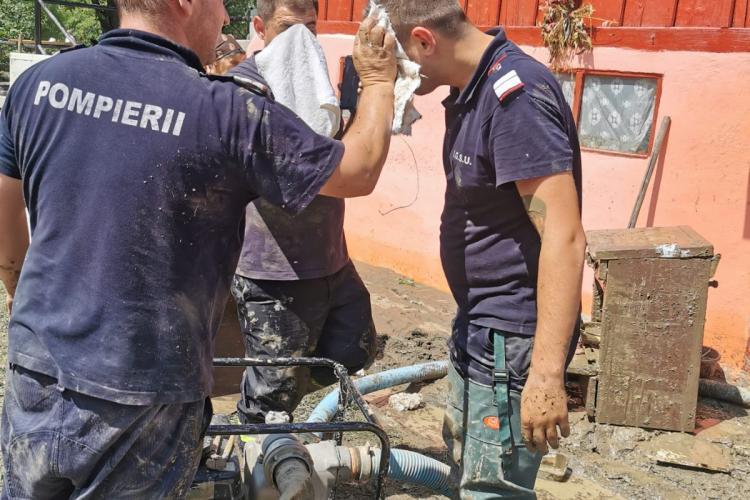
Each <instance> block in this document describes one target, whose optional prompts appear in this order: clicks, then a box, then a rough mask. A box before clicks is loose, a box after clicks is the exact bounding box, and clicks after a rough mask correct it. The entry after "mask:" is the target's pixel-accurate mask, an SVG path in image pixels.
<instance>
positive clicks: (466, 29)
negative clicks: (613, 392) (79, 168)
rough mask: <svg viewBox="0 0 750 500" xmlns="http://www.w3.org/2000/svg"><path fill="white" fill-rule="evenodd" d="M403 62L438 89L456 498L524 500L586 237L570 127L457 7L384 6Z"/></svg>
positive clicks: (556, 95)
mask: <svg viewBox="0 0 750 500" xmlns="http://www.w3.org/2000/svg"><path fill="white" fill-rule="evenodd" d="M382 4H383V5H384V6H385V8H386V9H388V10H389V13H390V14H391V20H392V21H393V25H394V28H395V30H396V33H397V34H398V37H399V40H400V42H401V43H402V45H403V46H404V50H405V51H406V53H407V55H408V56H409V57H410V58H411V59H412V60H414V61H415V62H417V63H419V64H420V65H421V70H420V72H421V73H422V74H423V75H424V76H425V77H426V78H424V79H423V81H422V86H421V87H420V88H419V89H418V91H417V93H418V94H420V95H422V94H427V93H429V92H432V91H433V90H435V89H436V88H437V87H439V86H441V85H449V86H450V87H451V92H450V95H449V96H448V98H447V99H446V100H445V101H444V102H443V104H444V106H445V119H446V133H445V138H444V150H443V165H444V169H445V174H446V180H447V186H446V192H445V206H444V210H443V214H442V218H441V229H440V253H441V259H442V264H443V269H444V271H445V275H446V278H447V281H448V284H449V286H450V288H451V291H452V293H453V296H454V298H455V300H456V302H457V305H458V311H457V314H456V318H455V321H454V324H453V332H452V336H451V341H450V356H451V361H452V369H451V371H450V373H449V375H448V377H449V382H450V392H449V394H448V401H447V403H448V404H447V407H446V416H445V423H444V427H443V432H444V438H445V440H446V443H447V445H448V448H449V452H450V456H451V458H452V459H453V465H454V468H453V470H454V473H455V475H456V484H457V486H458V487H459V490H460V492H459V494H460V496H461V498H465V499H469V498H470V499H472V500H480V499H482V500H488V499H496V498H533V497H534V496H535V495H534V491H533V489H534V481H535V479H536V474H537V470H538V468H539V463H540V460H541V457H542V455H543V454H544V453H546V450H547V448H548V446H552V447H557V446H558V443H559V435H560V434H561V435H563V436H566V435H567V434H568V432H569V427H568V414H567V396H566V393H565V387H564V372H565V363H566V358H567V356H568V355H569V353H570V351H571V346H572V345H574V343H575V342H574V341H573V340H572V339H573V337H574V336H573V333H574V331H575V329H576V323H577V320H578V317H579V311H580V293H581V276H582V269H583V258H584V249H585V236H584V233H583V229H582V227H581V219H580V203H581V196H580V193H581V155H580V148H579V145H578V138H577V132H576V127H575V123H574V121H573V115H572V113H571V111H570V108H569V107H568V105H567V103H566V102H565V98H564V96H563V94H562V91H561V89H560V86H559V85H558V83H557V82H556V80H555V78H554V77H553V75H552V74H551V73H550V71H549V70H548V69H547V68H545V67H544V65H542V64H541V63H539V62H537V61H536V60H534V59H533V58H531V57H530V56H528V55H527V54H525V53H523V51H522V50H521V49H519V48H518V47H517V46H516V45H515V44H513V43H512V42H511V41H510V40H508V39H507V37H506V36H505V33H504V32H503V30H502V29H496V30H493V31H491V32H489V33H483V32H482V31H480V30H479V29H477V28H476V27H475V26H473V25H472V24H471V23H470V22H469V21H468V19H467V17H466V15H465V13H464V12H463V10H462V9H461V7H460V5H459V4H458V2H456V1H455V0H432V1H430V2H425V1H423V0H383V1H382Z"/></svg>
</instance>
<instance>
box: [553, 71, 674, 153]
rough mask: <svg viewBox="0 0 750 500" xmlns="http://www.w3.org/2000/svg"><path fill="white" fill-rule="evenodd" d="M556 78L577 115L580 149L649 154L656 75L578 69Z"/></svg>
mask: <svg viewBox="0 0 750 500" xmlns="http://www.w3.org/2000/svg"><path fill="white" fill-rule="evenodd" d="M555 77H556V78H557V80H558V81H559V82H560V85H561V86H562V88H563V93H564V94H565V99H566V100H567V101H568V103H569V104H570V105H571V109H573V114H574V116H576V121H577V123H578V136H579V139H580V141H581V147H583V148H584V149H590V150H596V151H607V152H614V153H623V154H630V155H637V156H647V155H648V154H649V153H650V148H651V142H652V140H653V135H654V128H655V127H654V124H655V117H656V111H657V109H656V108H657V106H658V102H659V94H660V90H661V77H660V76H659V75H643V74H628V73H613V72H610V73H608V72H603V71H591V70H578V71H576V72H574V73H573V74H568V73H558V74H556V75H555ZM570 94H572V95H573V97H570Z"/></svg>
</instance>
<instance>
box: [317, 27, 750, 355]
mask: <svg viewBox="0 0 750 500" xmlns="http://www.w3.org/2000/svg"><path fill="white" fill-rule="evenodd" d="M321 42H322V44H323V46H324V48H325V50H326V54H327V57H328V64H329V67H330V70H331V75H332V78H333V81H338V77H339V75H338V73H339V66H338V60H339V57H340V56H342V55H344V54H348V53H350V52H351V47H352V38H351V37H349V36H345V35H324V36H321ZM526 50H527V51H528V52H529V53H530V54H531V55H533V56H534V57H536V58H537V59H539V60H541V61H546V60H547V53H546V51H545V50H544V49H541V48H532V47H526ZM578 65H579V66H581V67H588V68H592V69H600V70H617V71H632V72H641V73H659V74H663V75H664V80H663V91H662V98H661V103H660V106H659V109H658V118H657V120H659V121H661V118H662V117H663V116H665V115H669V116H671V117H672V128H671V131H670V134H669V136H668V142H667V144H666V154H665V155H664V161H663V162H662V163H661V164H660V165H659V166H658V168H657V171H656V172H655V174H654V179H653V182H652V189H650V190H649V192H648V194H647V196H646V201H645V203H644V207H643V210H642V212H641V218H640V220H639V225H640V226H644V225H649V226H672V225H690V226H692V227H693V228H694V229H695V230H696V231H698V232H699V233H700V234H701V235H703V236H704V237H705V238H707V239H708V240H709V241H711V242H712V243H713V244H714V246H715V248H716V252H718V253H721V254H722V256H723V258H722V261H721V265H720V266H719V269H718V273H717V275H716V279H717V280H718V281H719V284H720V285H719V288H718V289H711V290H710V292H709V305H708V318H707V323H706V341H705V343H706V344H707V345H711V346H713V347H715V348H717V349H718V350H719V351H720V352H721V353H722V356H723V361H724V362H725V363H726V364H727V365H729V366H732V367H736V368H738V367H745V368H746V369H747V368H750V356H748V336H749V334H750V299H748V297H750V135H749V134H750V98H749V97H748V93H750V53H746V52H745V53H742V52H735V53H721V54H717V53H710V52H645V51H636V50H630V49H621V48H607V47H598V48H596V49H595V50H594V52H593V54H592V55H590V56H588V57H586V58H585V59H583V60H581V61H579V63H578ZM445 95H447V90H445V89H443V90H442V91H439V92H436V93H435V94H434V95H431V96H427V97H423V98H419V99H418V100H417V107H418V109H419V110H420V111H421V112H422V113H423V115H424V118H423V119H422V121H420V122H419V123H418V124H417V125H416V126H415V129H414V135H413V136H412V137H407V138H401V137H396V138H394V139H393V143H392V148H391V152H390V155H389V158H388V163H387V165H386V168H385V171H384V172H383V176H382V180H381V182H380V184H379V186H378V188H377V189H376V191H375V193H374V194H373V195H372V196H370V197H368V198H363V199H357V200H351V201H349V202H348V204H347V219H346V230H347V239H348V241H349V245H350V248H351V252H352V254H353V256H354V257H355V258H357V259H361V260H364V261H367V262H370V263H372V264H375V265H379V266H385V267H390V268H393V269H395V270H396V271H398V272H400V273H403V274H405V275H407V276H410V277H412V278H414V279H415V280H417V281H420V282H424V283H427V284H430V285H433V286H437V287H439V288H443V289H445V288H446V284H445V278H444V277H443V273H442V270H441V268H440V258H439V247H438V230H439V218H440V211H441V208H442V201H443V191H444V188H445V180H444V177H443V169H442V161H441V149H442V136H443V131H444V121H443V113H442V105H441V104H440V101H441V100H442V99H443V98H444V97H445ZM410 149H411V150H413V152H414V156H415V157H416V163H415V160H414V157H413V156H412V152H411V151H410ZM646 164H647V160H646V159H642V158H629V157H623V156H616V155H611V154H600V153H584V157H583V168H584V225H585V227H586V229H587V230H590V229H604V228H621V227H625V226H627V223H628V219H629V216H630V211H631V210H632V207H633V203H634V201H635V198H636V195H637V192H638V189H639V186H640V182H641V180H642V178H643V174H644V172H645V169H646ZM415 196H416V201H415V202H414V203H413V204H412V201H413V200H414V198H415ZM404 205H409V206H408V207H407V208H403V209H399V210H396V211H394V212H392V213H390V214H388V213H387V212H388V211H389V210H392V209H394V208H397V207H400V206H404ZM591 282H592V275H591V273H590V272H587V274H586V278H585V281H584V289H583V293H584V296H585V300H586V301H590V296H591V293H590V288H591Z"/></svg>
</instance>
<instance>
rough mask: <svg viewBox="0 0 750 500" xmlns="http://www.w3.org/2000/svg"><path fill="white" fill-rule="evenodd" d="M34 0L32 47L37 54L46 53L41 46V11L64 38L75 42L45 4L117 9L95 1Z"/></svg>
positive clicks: (99, 9)
mask: <svg viewBox="0 0 750 500" xmlns="http://www.w3.org/2000/svg"><path fill="white" fill-rule="evenodd" d="M33 1H34V49H35V50H36V52H37V53H38V54H46V52H45V50H44V48H43V47H42V12H44V13H45V14H46V15H47V17H49V18H50V19H51V20H52V22H53V23H55V25H56V26H57V28H58V29H59V30H60V31H61V32H62V34H63V35H65V39H66V40H67V41H68V42H70V43H72V44H73V45H75V44H76V39H75V38H74V37H73V35H71V34H70V33H68V31H67V30H66V29H65V27H63V25H62V24H61V23H60V21H59V20H58V19H57V17H55V15H54V14H53V13H52V12H51V11H50V10H49V8H48V7H47V4H49V5H61V6H63V7H74V8H84V9H93V10H96V11H99V12H116V11H117V9H115V8H114V7H110V6H108V5H101V4H96V3H82V2H71V1H68V0H33Z"/></svg>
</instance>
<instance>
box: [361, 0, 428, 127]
mask: <svg viewBox="0 0 750 500" xmlns="http://www.w3.org/2000/svg"><path fill="white" fill-rule="evenodd" d="M368 17H374V18H376V19H377V20H378V24H379V25H380V26H382V27H383V28H385V29H386V32H387V33H390V34H391V35H393V36H394V37H395V36H396V33H395V32H394V30H393V25H392V24H391V20H390V18H389V17H388V12H386V10H385V9H384V8H383V7H381V6H380V5H379V4H378V2H377V1H376V0H370V9H369V13H368ZM396 58H397V60H398V77H397V78H396V88H395V95H396V100H395V102H394V110H393V111H394V116H393V134H403V135H411V126H412V125H413V124H414V122H416V121H417V120H419V119H420V118H422V115H421V114H420V113H419V111H417V109H416V108H415V107H414V93H415V92H416V91H417V89H418V88H419V86H420V85H421V84H422V78H421V76H420V73H419V70H420V68H421V67H420V65H419V64H417V63H415V62H414V61H412V60H410V59H409V57H408V56H407V55H406V52H404V48H403V47H402V46H401V43H399V41H398V39H397V40H396Z"/></svg>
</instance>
